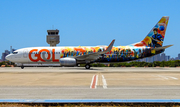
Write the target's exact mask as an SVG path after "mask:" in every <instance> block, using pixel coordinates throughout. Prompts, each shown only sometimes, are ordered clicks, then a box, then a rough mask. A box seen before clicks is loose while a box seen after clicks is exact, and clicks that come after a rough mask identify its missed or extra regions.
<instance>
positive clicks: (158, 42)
mask: <svg viewBox="0 0 180 107" xmlns="http://www.w3.org/2000/svg"><path fill="white" fill-rule="evenodd" d="M168 21H169V16H163V17H162V18H161V19H160V20H159V22H158V23H157V24H156V25H155V26H154V27H153V28H152V30H151V31H150V32H149V33H148V35H147V36H146V37H145V38H144V39H143V40H142V41H141V42H139V43H135V44H133V45H134V46H148V47H154V48H155V47H161V46H162V45H163V41H164V37H165V33H166V29H167V25H168Z"/></svg>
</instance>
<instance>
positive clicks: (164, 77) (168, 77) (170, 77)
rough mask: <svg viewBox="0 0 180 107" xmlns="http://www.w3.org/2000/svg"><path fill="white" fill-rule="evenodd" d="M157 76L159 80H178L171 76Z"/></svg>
mask: <svg viewBox="0 0 180 107" xmlns="http://www.w3.org/2000/svg"><path fill="white" fill-rule="evenodd" d="M157 76H158V77H161V78H163V79H166V80H168V79H174V80H178V78H176V77H172V76H162V75H157Z"/></svg>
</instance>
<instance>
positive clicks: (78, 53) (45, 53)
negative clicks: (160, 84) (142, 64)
mask: <svg viewBox="0 0 180 107" xmlns="http://www.w3.org/2000/svg"><path fill="white" fill-rule="evenodd" d="M168 20H169V17H168V16H164V17H162V18H161V19H160V21H159V22H158V23H157V24H156V25H155V26H154V27H153V29H152V30H151V31H150V32H149V33H148V35H147V36H146V37H145V38H144V39H143V40H142V41H140V42H138V43H134V44H131V45H127V46H113V44H114V41H115V40H113V41H112V42H111V43H110V45H109V46H78V47H32V48H23V49H19V50H16V51H14V52H13V53H12V54H10V55H8V56H7V57H6V59H8V60H10V61H12V62H16V63H21V64H22V66H21V68H24V67H23V64H27V63H40V64H43V63H59V64H60V65H61V66H76V65H77V64H86V66H85V67H86V69H89V68H90V64H91V63H94V62H103V63H110V62H124V61H132V60H136V59H140V58H145V57H150V56H153V55H156V54H159V53H162V52H164V51H165V49H166V48H168V47H170V46H172V45H168V46H162V45H163V41H164V37H165V32H166V29H167V24H168Z"/></svg>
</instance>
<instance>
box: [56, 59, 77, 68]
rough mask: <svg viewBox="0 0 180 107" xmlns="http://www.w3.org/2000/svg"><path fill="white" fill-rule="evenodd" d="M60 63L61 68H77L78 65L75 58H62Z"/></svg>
mask: <svg viewBox="0 0 180 107" xmlns="http://www.w3.org/2000/svg"><path fill="white" fill-rule="evenodd" d="M59 62H60V64H61V66H75V65H76V59H75V58H68V57H67V58H60V59H59Z"/></svg>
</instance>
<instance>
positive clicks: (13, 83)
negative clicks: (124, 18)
mask: <svg viewBox="0 0 180 107" xmlns="http://www.w3.org/2000/svg"><path fill="white" fill-rule="evenodd" d="M3 99H34V100H38V99H41V100H43V99H61V100H62V99H63V100H67V99H68V100H69V99H70V100H80V99H81V100H86V99H96V100H101V99H114V100H115V99H121V100H139V99H147V100H148V99H149V100H153V99H156V100H162V99H163V100H175V99H177V100H178V99H180V68H120V67H119V68H113V67H112V68H110V67H108V68H106V67H101V68H98V67H97V68H96V67H92V69H90V70H85V69H84V67H70V68H69V67H68V68H66V67H65V68H63V67H32V68H30V67H27V68H25V69H20V68H19V67H15V68H0V100H3Z"/></svg>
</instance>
